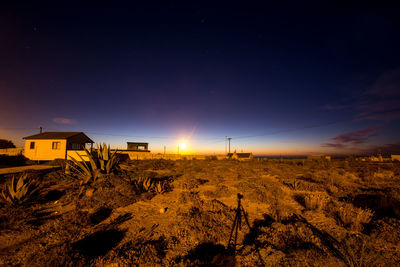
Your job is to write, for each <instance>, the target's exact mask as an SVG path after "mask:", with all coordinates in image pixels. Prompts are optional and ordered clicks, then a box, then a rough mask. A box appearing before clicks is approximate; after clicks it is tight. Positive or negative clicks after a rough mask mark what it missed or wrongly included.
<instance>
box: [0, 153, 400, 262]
mask: <svg viewBox="0 0 400 267" xmlns="http://www.w3.org/2000/svg"><path fill="white" fill-rule="evenodd" d="M64 169H65V167H64V168H63V169H60V170H57V171H51V172H48V173H38V172H31V173H28V174H26V175H27V177H28V178H26V179H31V181H35V183H32V185H34V186H33V187H34V188H35V189H36V190H35V192H33V193H32V194H31V195H30V196H29V199H28V198H27V199H26V201H24V202H23V203H22V202H21V203H13V204H11V203H9V202H8V201H6V200H5V199H4V198H3V197H0V265H3V266H6V265H7V266H8V265H24V266H43V265H46V266H58V265H77V266H80V265H95V266H107V265H108V266H128V265H144V266H176V265H178V266H201V265H208V266H209V265H211V266H263V265H265V266H287V265H290V266H395V265H399V263H400V163H398V162H397V163H396V162H393V163H369V162H357V161H355V160H344V159H333V160H332V161H311V160H302V159H284V160H280V159H268V160H267V159H258V160H257V159H254V160H251V161H244V162H240V161H234V160H178V161H167V160H142V161H131V160H126V161H123V162H121V163H120V164H119V167H118V168H116V170H115V171H114V172H113V173H110V174H104V175H101V176H99V177H98V178H97V179H96V180H93V181H92V182H90V183H82V179H81V178H80V177H79V175H76V173H74V172H69V174H65V171H64ZM11 181H12V176H10V175H9V176H3V177H1V181H0V183H1V190H2V192H6V190H7V186H8V185H9V184H10V183H11ZM238 194H241V195H242V196H243V198H242V199H241V207H242V208H243V209H239V211H240V213H237V211H238ZM236 215H238V216H239V215H240V216H239V217H240V218H236V217H235V216H236ZM235 218H236V219H240V220H239V221H236V222H237V224H236V226H237V229H236V228H235V227H234V226H235V224H234V221H235ZM233 228H234V229H233ZM236 230H237V239H236V241H235V238H234V236H235V235H236ZM232 232H233V233H232ZM231 233H232V234H231ZM229 241H230V242H229ZM228 244H229V245H228Z"/></svg>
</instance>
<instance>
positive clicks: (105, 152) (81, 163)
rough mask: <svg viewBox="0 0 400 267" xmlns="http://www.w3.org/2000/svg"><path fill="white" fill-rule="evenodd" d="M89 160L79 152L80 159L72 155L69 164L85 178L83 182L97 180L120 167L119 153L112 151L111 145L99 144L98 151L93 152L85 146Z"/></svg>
mask: <svg viewBox="0 0 400 267" xmlns="http://www.w3.org/2000/svg"><path fill="white" fill-rule="evenodd" d="M84 150H85V153H86V156H85V157H87V159H88V160H85V159H84V158H83V157H82V156H81V155H80V154H79V153H77V155H78V157H79V158H80V160H77V159H75V158H73V157H71V156H69V157H70V160H71V162H68V165H69V166H70V167H71V168H72V169H74V170H75V171H76V172H77V173H78V175H79V176H80V177H81V178H82V179H83V181H82V182H83V183H84V184H87V183H89V182H90V181H93V182H95V181H96V180H97V178H99V177H100V176H102V175H103V174H110V173H111V172H112V171H113V170H115V169H116V168H117V167H118V155H117V154H116V152H114V153H111V150H110V146H108V147H107V145H106V144H104V145H101V144H100V145H97V150H98V153H97V154H95V153H91V152H89V150H87V149H86V148H84Z"/></svg>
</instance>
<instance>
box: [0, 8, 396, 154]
mask: <svg viewBox="0 0 400 267" xmlns="http://www.w3.org/2000/svg"><path fill="white" fill-rule="evenodd" d="M164 2H165V1H164ZM171 3H172V2H171ZM399 13H400V9H399V5H392V4H388V5H386V6H382V7H365V8H349V7H347V8H340V7H338V6H327V7H324V8H322V7H318V8H317V7H309V6H288V7H286V8H282V7H272V6H255V5H246V4H245V3H244V2H243V3H242V4H232V3H229V2H228V3H227V4H222V3H221V4H219V5H218V6H216V5H213V6H207V7H205V6H200V5H196V4H192V3H185V4H177V3H176V2H175V4H165V3H164V4H155V3H152V5H149V6H139V5H131V6H115V7H110V6H101V5H99V6H96V5H93V6H86V7H81V8H77V7H74V8H71V7H62V8H55V7H46V8H44V7H39V6H37V5H35V4H30V5H28V6H4V7H3V8H1V9H0V40H1V42H0V58H1V61H0V90H1V96H0V134H1V136H0V137H4V138H10V139H12V140H14V141H15V142H16V143H17V144H21V143H22V140H21V137H22V136H25V135H29V134H31V133H35V132H37V130H35V129H32V128H37V127H38V126H39V125H41V126H43V127H44V129H45V130H49V131H50V130H64V131H66V130H79V131H80V130H82V131H85V132H87V134H88V135H89V136H91V137H93V139H94V140H95V141H97V142H101V141H106V142H110V143H111V144H112V145H113V146H117V147H124V146H125V142H126V141H135V140H137V141H148V142H150V146H151V148H152V150H153V151H161V150H162V149H163V146H164V145H166V146H167V150H168V149H169V150H170V151H171V152H174V148H175V147H176V145H177V144H178V143H179V142H180V141H181V140H183V139H185V140H186V141H187V142H188V143H189V144H190V146H189V147H190V150H191V152H192V151H194V152H199V153H211V152H216V153H221V152H223V151H224V148H225V147H224V146H225V144H224V142H225V141H224V138H225V136H231V137H233V140H232V146H233V148H234V149H238V150H246V151H253V152H256V153H258V154H309V153H317V152H327V153H351V152H357V153H358V152H364V151H375V152H376V151H378V150H379V149H380V150H383V151H388V152H390V151H394V150H396V149H399V146H400V145H399V141H400V140H399V139H398V134H397V133H398V131H399V128H400V127H399V126H398V124H399V119H400V52H399V47H400V38H399V32H400V28H399V26H400V16H398V14H399ZM16 128H18V129H16ZM135 136H137V137H135ZM188 150H189V149H188Z"/></svg>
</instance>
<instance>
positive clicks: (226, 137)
mask: <svg viewBox="0 0 400 267" xmlns="http://www.w3.org/2000/svg"><path fill="white" fill-rule="evenodd" d="M227 140H228V136H226V135H225V155H226V147H227V144H228V143H227V142H226V141H227Z"/></svg>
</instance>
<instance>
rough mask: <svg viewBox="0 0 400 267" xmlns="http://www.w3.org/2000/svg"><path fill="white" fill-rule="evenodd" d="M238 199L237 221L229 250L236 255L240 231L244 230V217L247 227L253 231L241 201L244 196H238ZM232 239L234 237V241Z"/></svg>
mask: <svg viewBox="0 0 400 267" xmlns="http://www.w3.org/2000/svg"><path fill="white" fill-rule="evenodd" d="M237 198H238V205H237V208H236V215H235V220H234V221H233V225H232V230H231V234H230V235H229V241H228V250H229V249H230V250H232V251H233V254H235V253H236V245H237V236H238V231H239V230H241V229H242V216H243V217H244V220H245V222H246V224H247V227H249V229H251V228H250V223H249V220H248V218H247V214H246V212H245V211H244V208H243V206H242V203H241V201H240V200H241V199H242V198H243V195H242V194H237ZM233 235H234V237H233ZM232 237H233V240H232ZM231 241H232V242H233V243H232V244H231Z"/></svg>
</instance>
